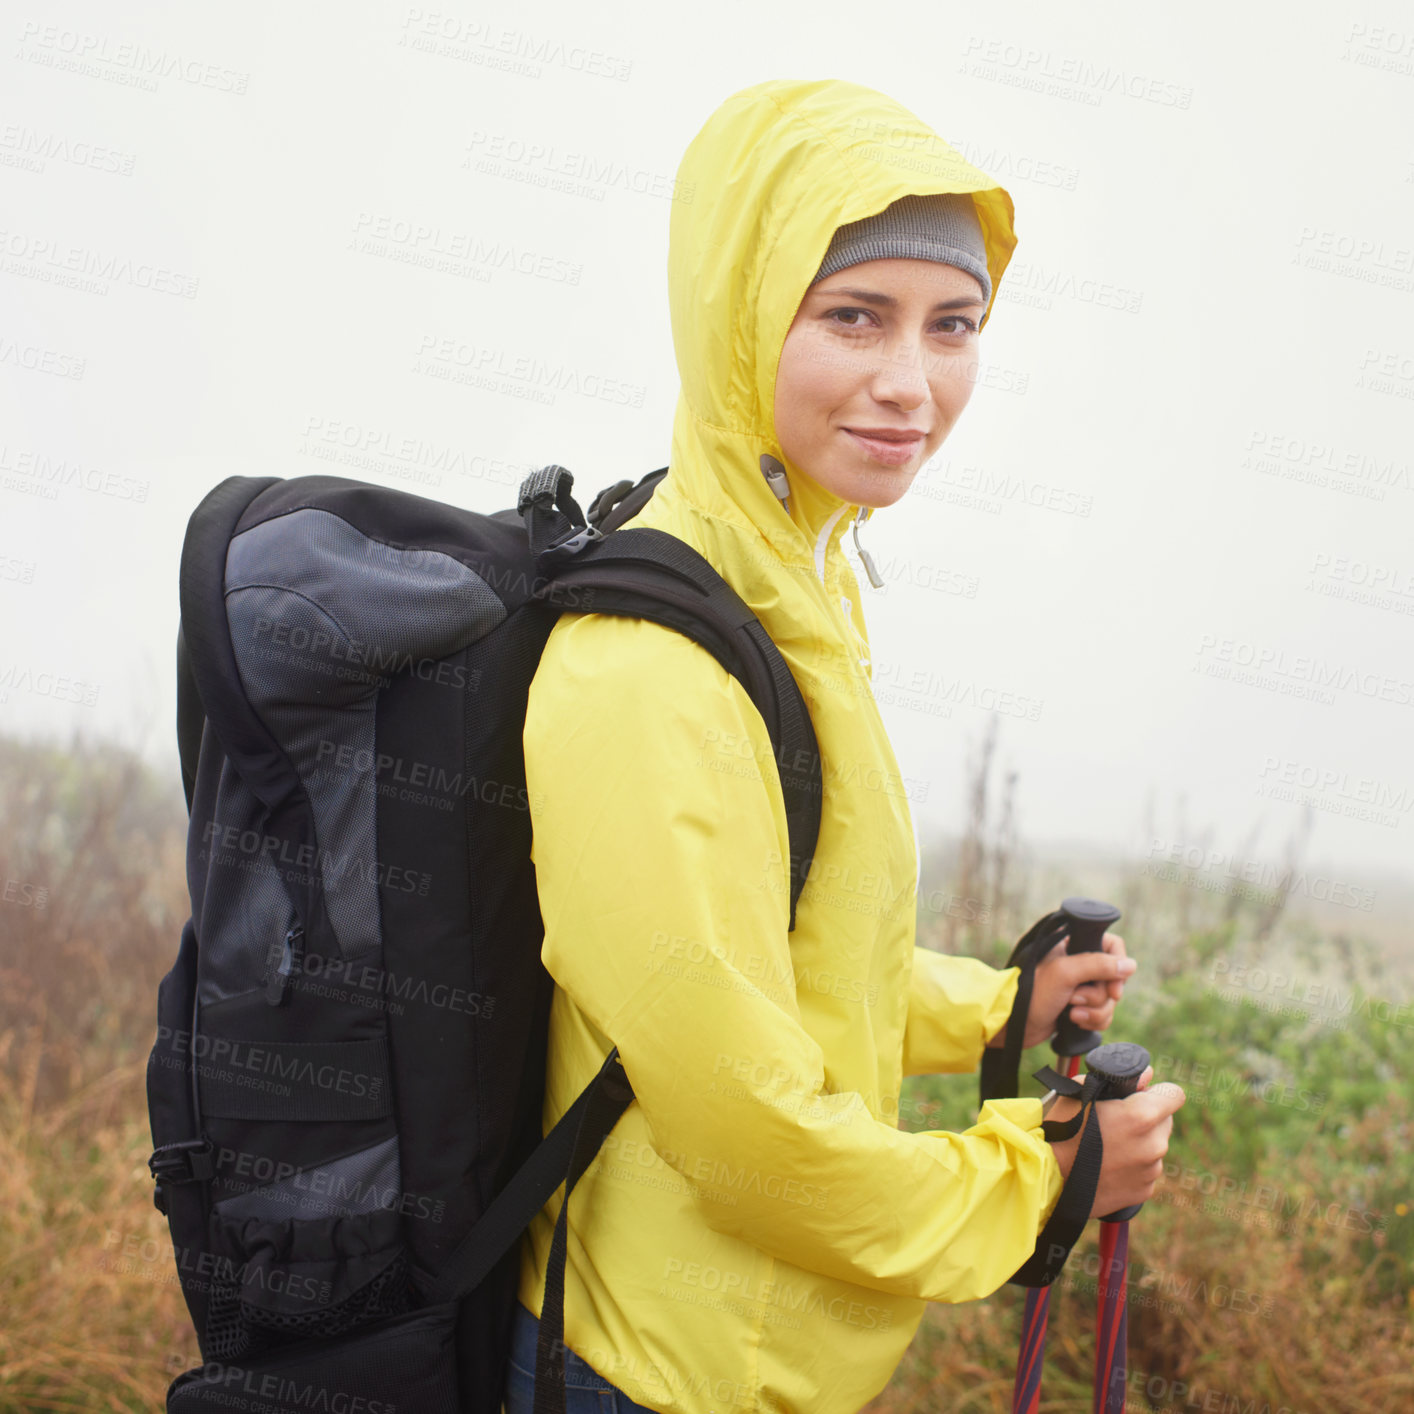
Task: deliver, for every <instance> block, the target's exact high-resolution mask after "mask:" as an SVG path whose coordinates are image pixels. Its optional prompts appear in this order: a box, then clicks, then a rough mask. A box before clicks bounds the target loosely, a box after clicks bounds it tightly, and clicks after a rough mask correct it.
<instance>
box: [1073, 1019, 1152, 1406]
mask: <svg viewBox="0 0 1414 1414" xmlns="http://www.w3.org/2000/svg"><path fill="white" fill-rule="evenodd" d="M1148 1065H1149V1052H1148V1051H1146V1050H1145V1049H1144V1047H1143V1046H1136V1045H1134V1043H1133V1042H1130V1041H1118V1042H1115V1043H1114V1044H1113V1045H1109V1046H1101V1047H1099V1048H1098V1049H1097V1050H1095V1051H1092V1052H1091V1053H1090V1057H1089V1059H1088V1060H1087V1062H1086V1068H1087V1069H1088V1070H1089V1071H1090V1072H1091V1073H1092V1074H1100V1075H1103V1076H1104V1079H1105V1088H1104V1096H1105V1098H1106V1099H1107V1100H1120V1099H1123V1098H1124V1097H1125V1096H1126V1095H1132V1094H1133V1093H1134V1092H1135V1091H1136V1090H1137V1089H1138V1088H1139V1079H1140V1077H1141V1076H1142V1075H1143V1074H1144V1071H1145V1070H1146V1069H1147V1068H1148ZM1143 1206H1144V1205H1143V1204H1142V1203H1134V1204H1131V1205H1130V1206H1129V1207H1128V1208H1120V1209H1119V1210H1118V1211H1116V1212H1113V1213H1106V1214H1104V1216H1103V1217H1101V1219H1100V1281H1099V1304H1098V1314H1097V1317H1096V1325H1095V1405H1094V1414H1123V1411H1124V1382H1125V1375H1126V1373H1127V1371H1126V1363H1127V1352H1128V1348H1129V1307H1128V1305H1127V1298H1128V1295H1129V1220H1130V1218H1132V1217H1133V1216H1134V1215H1135V1213H1137V1212H1138V1211H1139V1209H1140V1208H1142V1207H1143Z"/></svg>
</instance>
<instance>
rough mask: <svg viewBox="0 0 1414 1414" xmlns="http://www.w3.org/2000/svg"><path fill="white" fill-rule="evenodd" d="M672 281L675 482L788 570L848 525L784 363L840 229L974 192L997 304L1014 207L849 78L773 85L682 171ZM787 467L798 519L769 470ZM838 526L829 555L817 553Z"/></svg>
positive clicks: (931, 135) (745, 100) (749, 100)
mask: <svg viewBox="0 0 1414 1414" xmlns="http://www.w3.org/2000/svg"><path fill="white" fill-rule="evenodd" d="M676 190H677V192H678V193H679V196H678V197H677V198H676V199H675V201H674V203H673V208H672V215H671V223H670V231H669V246H668V284H669V300H670V306H671V313H672V329H673V345H674V349H675V352H676V356H677V364H678V372H679V375H680V377H681V379H682V392H681V394H680V396H679V400H678V406H677V411H676V415H675V418H674V425H673V443H672V456H671V466H672V470H671V472H670V475H669V479H670V480H675V481H676V482H677V484H678V488H679V490H680V492H681V494H682V495H683V496H684V497H685V498H686V499H688V500H690V501H692V502H695V503H696V505H697V507H698V509H699V510H701V511H705V512H706V513H708V514H709V515H714V516H719V517H724V518H727V519H730V520H733V521H736V522H739V523H740V522H745V523H746V524H747V525H748V526H750V527H752V528H754V529H755V530H756V531H758V532H759V533H760V534H761V535H762V536H764V537H765V538H766V539H767V540H768V541H769V542H770V543H771V545H772V546H773V547H774V549H775V551H776V553H777V555H778V556H779V557H780V559H781V560H783V561H784V562H786V563H787V564H796V563H799V562H802V561H803V562H804V563H806V564H808V563H810V562H811V561H812V559H813V560H814V561H815V563H816V564H817V565H818V564H821V563H822V562H823V559H824V555H825V553H827V551H828V550H829V549H830V547H832V546H834V545H836V544H837V543H838V541H839V539H840V538H841V536H842V535H843V534H844V530H845V528H846V526H847V524H848V521H849V519H850V517H849V516H847V515H843V514H839V515H837V514H836V513H837V512H841V511H843V510H845V509H857V508H849V507H847V503H846V502H844V501H842V500H841V499H840V498H839V497H838V496H835V495H834V494H833V493H832V492H829V491H827V490H826V489H825V488H824V487H822V486H820V485H819V484H818V483H817V482H815V481H813V480H812V479H811V478H809V477H808V476H806V475H805V473H804V471H803V470H802V469H801V468H800V467H798V466H796V465H793V464H792V463H791V462H789V461H788V460H787V459H786V457H785V455H784V453H783V452H782V450H781V446H780V443H779V442H778V440H777V438H776V431H775V419H774V412H773V409H774V400H775V382H776V368H777V365H778V363H779V361H780V356H781V348H782V346H783V344H784V343H785V337H786V334H787V332H788V331H789V329H790V326H791V321H792V320H793V319H794V318H795V313H796V310H797V309H798V308H799V306H800V302H801V300H802V299H803V298H804V296H805V292H806V290H807V288H808V286H809V283H810V281H811V279H812V278H813V277H814V275H815V272H816V271H817V270H818V269H819V267H820V262H821V261H822V260H823V259H824V257H825V252H826V250H827V249H828V247H829V244H830V241H831V238H832V237H833V235H834V233H835V230H836V229H837V228H838V227H840V226H842V225H844V224H846V223H847V222H851V221H859V220H862V219H863V218H864V217H866V216H872V215H874V214H876V213H878V212H880V211H882V210H883V209H884V208H885V207H887V206H889V205H890V204H891V203H892V202H895V201H897V200H898V199H899V198H900V197H903V196H909V195H919V196H930V195H936V194H941V193H970V194H971V196H972V199H973V202H974V204H975V206H976V209H977V215H978V219H979V221H980V223H981V227H982V233H983V237H984V239H985V242H986V248H987V268H988V272H989V273H990V275H991V278H992V301H990V302H989V303H988V306H987V310H986V313H985V314H984V315H983V318H982V324H983V325H984V326H985V324H986V321H987V319H988V318H989V317H990V315H991V309H992V302H995V299H996V291H997V287H998V286H999V285H1000V283H1001V278H1002V274H1003V272H1004V271H1005V270H1006V267H1007V264H1008V262H1009V260H1010V259H1011V254H1012V251H1013V249H1014V248H1015V245H1016V236H1015V233H1014V231H1013V226H1012V219H1013V214H1014V209H1013V205H1012V200H1011V197H1010V196H1009V195H1008V193H1007V192H1006V191H1005V189H1004V188H1002V187H1000V186H998V185H997V183H996V182H995V181H993V180H992V178H990V177H989V176H987V175H986V173H984V172H981V171H979V170H978V169H977V168H975V167H973V166H972V165H971V164H970V163H968V162H966V161H965V160H964V159H963V158H962V156H961V155H960V154H959V153H958V152H957V151H956V150H955V149H954V148H952V147H951V146H950V145H949V144H948V143H946V142H944V141H943V139H942V138H941V137H939V136H938V135H937V134H936V133H935V132H933V131H932V129H930V128H929V127H928V126H927V125H926V124H925V123H923V122H922V121H921V120H920V119H918V118H917V117H915V116H914V115H913V114H912V113H910V112H909V111H908V110H907V109H906V108H904V107H903V106H902V105H901V104H899V103H896V102H895V101H894V100H893V99H891V98H888V97H886V96H885V95H883V94H881V93H877V92H875V91H874V90H873V89H869V88H865V87H862V86H861V85H859V84H853V83H846V82H844V81H842V80H839V79H824V80H816V81H799V80H787V79H777V80H772V81H770V82H767V83H761V84H756V85H754V86H753V87H751V88H746V89H742V90H741V91H740V92H738V93H735V94H733V95H732V96H731V97H730V98H728V99H727V100H726V101H725V102H724V103H723V104H722V105H721V106H720V107H719V108H718V109H717V111H716V112H715V113H713V114H712V116H711V117H710V118H709V119H708V120H707V122H706V123H705V124H704V126H703V127H702V130H701V131H700V132H699V133H698V134H697V136H696V137H695V138H694V139H693V140H692V142H691V144H690V145H689V146H688V149H687V151H686V153H685V154H684V156H683V159H682V162H681V164H680V166H679V168H678V185H677V187H676ZM767 453H769V454H770V455H771V456H773V457H775V458H776V459H777V460H778V461H780V462H781V464H782V465H783V466H784V467H785V469H786V475H787V477H788V479H789V482H790V501H791V509H790V512H789V514H788V513H787V512H786V510H785V508H784V507H783V506H782V505H781V503H780V502H779V501H778V500H777V499H776V496H775V494H774V493H773V492H772V491H771V489H770V487H769V486H768V485H767V484H766V482H765V479H764V477H763V476H762V473H761V469H760V463H761V457H762V455H763V454H767ZM827 527H828V528H829V536H828V543H827V545H824V546H821V545H819V543H818V542H819V538H820V535H821V532H822V530H825V529H826V528H827Z"/></svg>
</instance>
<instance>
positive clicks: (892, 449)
mask: <svg viewBox="0 0 1414 1414" xmlns="http://www.w3.org/2000/svg"><path fill="white" fill-rule="evenodd" d="M842 430H843V431H845V432H848V433H849V435H850V436H851V437H853V438H854V440H855V441H856V442H858V443H859V445H860V446H861V447H863V448H864V450H865V451H866V452H868V453H869V455H870V456H871V457H873V458H874V460H875V461H877V462H882V463H883V464H884V465H885V466H902V465H903V464H904V463H905V462H908V461H911V460H912V459H913V454H914V452H916V451H917V450H918V448H919V446H920V445H921V444H922V441H923V434H922V433H921V432H920V433H918V434H917V435H916V436H913V437H909V438H908V439H907V440H905V441H887V440H885V439H884V438H883V437H870V436H869V435H868V434H867V433H864V432H856V431H855V430H854V429H853V428H852V427H846V428H843V429H842Z"/></svg>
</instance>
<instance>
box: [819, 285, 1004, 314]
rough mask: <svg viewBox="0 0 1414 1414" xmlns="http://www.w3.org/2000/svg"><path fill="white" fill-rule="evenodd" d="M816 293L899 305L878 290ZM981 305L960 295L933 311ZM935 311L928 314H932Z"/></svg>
mask: <svg viewBox="0 0 1414 1414" xmlns="http://www.w3.org/2000/svg"><path fill="white" fill-rule="evenodd" d="M815 293H816V294H817V295H825V296H827V297H829V298H833V297H834V296H835V295H848V296H849V298H850V299H857V300H859V301H860V302H861V303H863V304H877V305H879V306H881V307H882V308H884V309H894V308H896V307H897V305H898V301H897V300H896V299H895V298H894V297H893V296H892V295H886V294H882V293H880V292H879V291H878V290H852V289H842V288H838V287H837V288H835V289H832V290H816V291H815ZM981 303H982V300H981V298H980V297H979V296H977V295H959V296H958V297H957V298H956V299H948V300H939V301H938V303H937V304H935V305H934V306H933V310H937V309H966V308H967V307H968V306H969V305H974V304H977V305H980V304H981ZM933 310H929V311H928V312H929V313H930V314H931V313H932V312H933Z"/></svg>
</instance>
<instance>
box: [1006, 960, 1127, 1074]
mask: <svg viewBox="0 0 1414 1414" xmlns="http://www.w3.org/2000/svg"><path fill="white" fill-rule="evenodd" d="M1067 941H1068V940H1067V939H1066V938H1062V939H1061V940H1060V941H1059V942H1058V943H1057V944H1056V945H1055V947H1053V948H1052V949H1051V950H1050V952H1048V953H1047V954H1046V955H1045V957H1043V958H1042V959H1041V961H1040V962H1039V963H1037V964H1036V975H1035V978H1034V980H1033V981H1032V984H1031V1008H1030V1010H1029V1011H1028V1013H1027V1015H1026V1035H1025V1038H1024V1040H1023V1041H1022V1045H1023V1046H1039V1045H1040V1044H1041V1042H1042V1041H1045V1040H1047V1039H1048V1038H1049V1037H1051V1036H1053V1035H1054V1034H1055V1029H1056V1025H1057V1023H1058V1022H1059V1020H1060V1015H1061V1013H1062V1012H1063V1011H1064V1010H1065V1009H1066V1007H1070V1008H1071V1013H1070V1019H1071V1020H1072V1021H1073V1022H1075V1024H1076V1025H1077V1026H1080V1027H1083V1028H1084V1029H1085V1030H1087V1031H1104V1030H1106V1029H1107V1028H1108V1027H1109V1025H1110V1023H1111V1022H1112V1021H1113V1020H1114V1014H1115V1003H1116V1002H1117V1001H1119V999H1120V997H1122V996H1123V995H1124V984H1125V982H1126V981H1127V980H1128V979H1129V978H1130V977H1132V976H1133V975H1134V973H1135V972H1136V970H1137V969H1138V967H1139V964H1138V963H1137V962H1135V960H1134V959H1133V958H1132V957H1130V956H1128V954H1126V952H1125V950H1124V939H1123V938H1121V937H1120V936H1119V934H1118V933H1106V934H1105V936H1104V937H1103V938H1102V939H1101V940H1100V946H1101V948H1102V949H1103V951H1101V952H1077V953H1067V952H1066V951H1065V947H1066V943H1067ZM1005 1042H1006V1023H1005V1022H1003V1023H1002V1025H1001V1028H1000V1030H998V1032H997V1034H996V1035H995V1036H993V1037H992V1039H991V1040H990V1041H988V1042H987V1045H988V1046H989V1047H991V1048H992V1049H997V1048H999V1047H1001V1046H1002V1045H1004V1044H1005Z"/></svg>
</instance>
